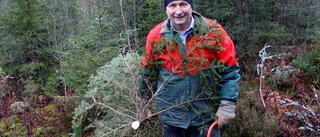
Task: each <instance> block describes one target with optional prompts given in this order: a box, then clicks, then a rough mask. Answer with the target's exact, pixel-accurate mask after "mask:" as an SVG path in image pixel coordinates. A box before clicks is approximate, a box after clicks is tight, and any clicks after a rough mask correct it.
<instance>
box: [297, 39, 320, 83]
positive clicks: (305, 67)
mask: <svg viewBox="0 0 320 137" xmlns="http://www.w3.org/2000/svg"><path fill="white" fill-rule="evenodd" d="M293 64H294V66H295V67H297V68H298V69H301V70H302V71H303V72H304V73H305V74H306V75H305V77H306V81H307V82H310V83H311V84H313V85H314V86H315V87H317V89H319V88H320V81H319V79H320V47H319V45H311V49H310V50H306V51H304V52H303V53H302V55H301V56H299V57H298V58H297V59H295V60H293Z"/></svg>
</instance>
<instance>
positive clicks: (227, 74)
mask: <svg viewBox="0 0 320 137" xmlns="http://www.w3.org/2000/svg"><path fill="white" fill-rule="evenodd" d="M193 18H194V20H195V22H194V26H193V28H192V29H191V30H189V32H187V33H189V35H188V37H187V41H186V44H183V43H182V41H181V39H180V37H179V36H178V34H177V32H175V31H174V29H172V28H171V26H170V23H169V20H166V21H164V22H162V23H160V24H158V25H157V26H155V27H154V28H153V29H152V30H151V31H150V32H149V34H148V37H147V43H146V55H145V56H144V57H143V58H142V63H141V66H142V67H144V68H145V70H144V71H143V72H142V74H143V75H142V76H143V79H144V80H142V81H141V90H142V91H143V92H141V95H142V96H147V95H150V94H148V93H147V90H146V87H147V86H146V83H149V82H150V81H151V83H152V80H155V81H157V92H156V93H153V94H155V95H156V96H157V108H158V111H159V112H161V113H160V114H159V115H160V119H161V121H162V122H163V123H165V124H168V125H172V126H176V127H181V128H187V127H188V126H190V125H192V126H200V125H202V124H204V123H207V122H209V121H211V120H213V119H214V114H215V112H216V110H217V108H218V105H219V100H223V99H224V100H231V101H235V102H236V101H237V98H238V92H239V86H238V80H239V79H240V75H239V74H238V72H239V66H238V63H237V61H236V58H235V50H234V45H233V42H232V40H231V39H230V37H229V36H228V34H227V33H226V32H225V30H224V29H223V28H222V26H221V25H219V24H218V23H217V22H216V21H213V20H210V19H207V18H204V17H203V16H201V15H200V14H198V13H196V12H194V13H193Z"/></svg>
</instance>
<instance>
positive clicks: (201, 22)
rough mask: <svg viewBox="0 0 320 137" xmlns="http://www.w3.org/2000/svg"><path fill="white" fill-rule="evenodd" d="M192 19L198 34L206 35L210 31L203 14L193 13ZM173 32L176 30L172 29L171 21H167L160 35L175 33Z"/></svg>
mask: <svg viewBox="0 0 320 137" xmlns="http://www.w3.org/2000/svg"><path fill="white" fill-rule="evenodd" d="M192 17H193V18H194V26H193V30H194V31H195V32H196V33H199V34H205V33H207V32H208V31H209V24H208V22H207V21H206V19H205V18H204V17H203V16H202V15H201V14H199V13H197V12H195V11H193V12H192ZM173 32H174V29H173V28H172V27H171V23H170V20H169V19H167V20H165V21H164V23H163V24H162V28H161V31H160V33H161V34H166V33H173Z"/></svg>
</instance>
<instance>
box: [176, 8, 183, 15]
mask: <svg viewBox="0 0 320 137" xmlns="http://www.w3.org/2000/svg"><path fill="white" fill-rule="evenodd" d="M175 13H176V14H181V13H182V10H181V8H180V6H177V9H176V12H175Z"/></svg>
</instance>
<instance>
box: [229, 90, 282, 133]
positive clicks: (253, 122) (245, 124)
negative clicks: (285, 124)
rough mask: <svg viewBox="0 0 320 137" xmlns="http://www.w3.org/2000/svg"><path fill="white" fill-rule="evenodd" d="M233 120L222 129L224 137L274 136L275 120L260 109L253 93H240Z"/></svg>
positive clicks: (260, 105) (276, 127)
mask: <svg viewBox="0 0 320 137" xmlns="http://www.w3.org/2000/svg"><path fill="white" fill-rule="evenodd" d="M239 98H240V100H239V101H238V104H237V110H236V115H237V117H236V118H235V119H234V121H233V122H232V123H231V124H230V125H229V126H228V127H227V128H226V129H224V130H223V136H225V137H231V136H232V137H274V136H276V134H277V131H279V128H278V125H277V122H276V121H275V119H273V118H271V117H270V116H269V115H268V114H266V113H263V111H262V110H261V107H262V104H261V102H260V100H259V98H258V97H256V96H255V95H254V94H253V93H248V94H241V96H240V97H239Z"/></svg>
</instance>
